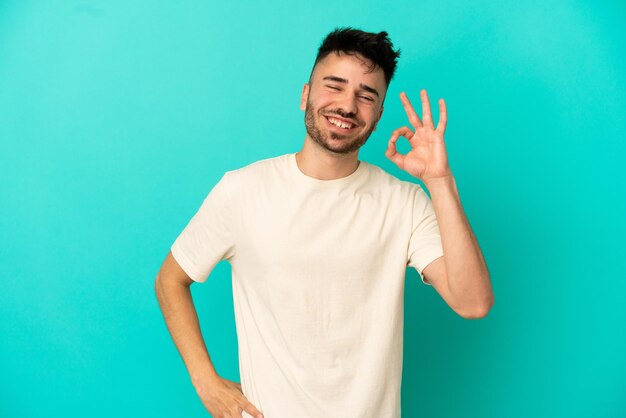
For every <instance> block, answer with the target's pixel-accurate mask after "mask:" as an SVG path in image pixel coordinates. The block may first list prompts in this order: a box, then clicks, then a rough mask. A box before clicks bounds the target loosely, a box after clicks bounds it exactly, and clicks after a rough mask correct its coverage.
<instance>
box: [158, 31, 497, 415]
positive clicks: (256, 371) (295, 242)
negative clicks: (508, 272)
mask: <svg viewBox="0 0 626 418" xmlns="http://www.w3.org/2000/svg"><path fill="white" fill-rule="evenodd" d="M398 56H399V51H394V50H393V45H392V43H391V42H390V40H389V39H388V38H387V33H386V32H381V33H378V34H374V33H367V32H362V31H359V30H355V29H351V28H347V29H337V30H335V31H333V32H331V33H330V34H329V35H328V36H327V37H326V38H325V40H324V42H323V43H322V45H321V46H320V49H319V51H318V56H317V59H316V61H315V64H314V67H313V71H312V73H311V76H310V79H309V82H308V83H306V84H305V85H304V89H303V91H302V99H301V103H300V107H301V109H302V110H304V111H305V125H306V131H307V133H306V136H305V140H304V145H303V147H302V149H301V150H300V151H299V152H297V153H290V154H285V155H282V156H279V157H274V158H269V159H265V160H261V161H257V162H255V163H252V164H250V165H248V166H245V167H243V168H240V169H237V170H233V171H229V172H227V173H226V174H224V176H223V177H222V179H221V180H220V181H219V182H218V183H217V184H216V185H215V186H214V188H213V189H212V190H211V192H210V193H209V195H208V196H207V197H206V199H205V200H204V202H203V203H202V205H201V207H200V209H199V210H198V212H197V213H196V214H195V216H194V217H193V218H192V219H191V221H190V222H189V224H188V225H187V226H186V227H185V229H184V230H183V231H182V232H181V234H180V235H179V236H178V238H177V239H176V240H175V242H174V243H173V245H172V247H171V252H170V254H168V256H167V257H166V259H165V261H164V263H163V266H162V268H161V271H160V272H159V274H158V276H157V279H156V284H155V287H156V292H157V296H158V300H159V303H160V305H161V308H162V311H163V314H164V317H165V320H166V323H167V326H168V328H169V330H170V333H171V335H172V338H173V340H174V342H175V344H176V346H177V347H178V349H179V352H180V354H181V356H182V358H183V360H184V362H185V365H186V367H187V369H188V371H189V373H190V376H191V379H192V382H193V384H194V387H195V388H196V390H197V393H198V395H199V397H200V398H201V399H202V402H203V403H204V405H205V407H206V408H207V409H208V411H209V412H210V413H211V414H212V415H213V416H214V417H241V416H244V417H250V416H252V417H260V416H265V417H267V418H287V417H289V418H293V417H297V418H306V417H314V418H325V417H329V418H330V417H332V418H337V417H342V418H349V417H355V418H356V417H360V418H363V417H372V418H397V417H400V384H401V377H402V349H403V345H402V336H403V300H404V299H403V298H404V279H405V273H406V267H407V265H409V266H412V267H414V268H415V269H416V270H417V271H418V272H419V274H420V276H421V277H422V280H423V281H424V283H426V284H430V285H432V286H433V287H434V288H435V289H436V290H437V292H439V294H440V295H441V296H442V297H443V299H444V300H445V301H446V303H448V304H449V306H450V307H451V308H452V309H453V310H454V311H455V312H457V313H458V314H459V315H461V316H463V317H465V318H480V317H483V316H485V315H486V314H487V312H488V311H489V309H490V308H491V306H492V305H493V301H494V298H493V293H492V290H491V283H490V279H489V273H488V270H487V267H486V265H485V262H484V259H483V256H482V253H481V251H480V248H479V246H478V243H477V241H476V239H475V237H474V234H473V233H472V230H471V228H470V226H469V223H468V221H467V219H466V217H465V214H464V211H463V208H462V206H461V203H460V199H459V195H458V192H457V189H456V185H455V181H454V178H453V176H452V173H451V171H450V168H449V166H448V161H447V155H446V150H445V145H444V141H443V135H444V131H445V126H446V120H447V117H446V107H445V103H444V101H443V100H440V102H439V105H440V115H441V117H440V121H439V123H438V126H437V128H435V127H434V125H433V121H432V116H431V111H430V105H429V102H428V97H427V95H426V92H425V91H422V92H421V99H422V108H423V120H421V119H420V118H419V117H418V116H417V115H416V113H415V111H414V109H413V107H412V106H411V104H410V102H409V99H408V98H407V97H406V95H405V94H401V100H402V103H403V105H404V109H405V111H406V113H407V115H408V118H409V121H410V123H411V125H412V127H413V129H411V128H408V127H402V128H399V129H396V130H395V131H394V132H393V134H392V135H391V138H390V140H389V144H388V149H387V151H386V156H387V157H388V158H389V159H390V160H391V161H393V162H394V163H395V164H397V165H398V167H400V168H401V169H403V170H405V171H407V172H408V173H410V174H411V175H412V176H414V177H415V178H419V179H421V180H422V181H423V182H424V184H425V185H426V187H427V188H428V189H429V191H430V193H431V196H432V202H431V201H430V199H429V198H428V196H427V195H426V193H425V192H424V191H423V190H422V188H421V187H420V186H418V185H417V184H415V183H412V182H406V181H400V180H399V179H397V178H396V177H393V176H391V175H390V174H388V173H386V172H385V171H383V170H382V169H380V168H379V167H377V166H375V165H373V164H369V163H367V162H365V161H359V160H358V152H359V149H360V147H361V146H363V144H365V142H366V141H367V139H368V138H369V136H370V134H371V133H372V132H373V131H374V130H375V129H376V125H377V123H378V121H379V120H380V117H381V115H382V113H383V103H384V100H385V95H386V92H387V87H388V86H389V82H390V81H391V78H392V77H393V74H394V71H395V67H396V62H397V58H398ZM400 136H403V137H405V138H407V139H408V140H409V142H410V144H411V147H412V150H411V151H410V152H409V153H408V154H406V155H402V154H400V153H398V152H397V151H396V146H395V143H396V141H397V139H398V138H399V137H400ZM222 259H225V260H228V261H229V262H230V263H231V266H232V276H233V277H232V279H233V297H234V304H235V319H236V327H237V338H238V343H239V365H240V372H241V384H239V383H235V382H232V381H229V380H226V379H223V378H221V377H219V376H218V375H217V373H216V371H215V369H214V367H213V365H212V363H211V361H210V358H209V354H208V352H207V349H206V346H205V344H204V341H203V339H202V336H201V334H200V327H199V324H198V318H197V315H196V311H195V309H194V306H193V302H192V298H191V294H190V291H189V286H190V285H191V284H192V283H193V282H194V281H197V282H203V281H205V280H206V279H207V277H208V276H209V274H210V272H211V271H212V269H213V267H214V266H215V265H216V264H217V262H218V261H219V260H222ZM261 412H262V414H261Z"/></svg>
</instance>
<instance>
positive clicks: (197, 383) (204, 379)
mask: <svg viewBox="0 0 626 418" xmlns="http://www.w3.org/2000/svg"><path fill="white" fill-rule="evenodd" d="M190 377H191V384H192V385H193V387H194V388H195V389H196V392H200V391H202V390H203V389H206V388H207V387H210V386H213V385H214V384H215V383H216V382H218V381H219V380H220V377H219V375H218V374H217V373H216V372H215V371H213V370H212V371H206V372H204V373H192V374H191V375H190Z"/></svg>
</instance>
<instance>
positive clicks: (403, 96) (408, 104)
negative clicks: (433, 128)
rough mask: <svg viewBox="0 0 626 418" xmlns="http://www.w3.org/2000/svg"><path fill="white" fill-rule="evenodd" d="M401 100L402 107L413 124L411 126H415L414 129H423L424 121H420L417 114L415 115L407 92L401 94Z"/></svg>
mask: <svg viewBox="0 0 626 418" xmlns="http://www.w3.org/2000/svg"><path fill="white" fill-rule="evenodd" d="M400 100H401V101H402V106H403V107H404V111H405V113H406V115H407V116H408V117H409V122H411V125H412V126H413V128H415V129H418V128H421V127H422V121H421V120H420V118H419V116H417V113H415V110H414V109H413V106H412V105H411V102H410V101H409V97H408V96H407V95H406V93H405V92H402V93H400Z"/></svg>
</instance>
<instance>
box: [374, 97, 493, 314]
mask: <svg viewBox="0 0 626 418" xmlns="http://www.w3.org/2000/svg"><path fill="white" fill-rule="evenodd" d="M420 98H421V101H422V111H423V112H422V116H423V119H424V120H423V121H422V120H421V119H420V118H419V117H418V116H417V114H416V113H415V110H414V109H413V106H412V105H411V102H410V101H409V98H408V97H407V95H406V94H405V93H401V94H400V100H401V101H402V105H403V107H404V110H405V112H406V114H407V116H408V118H409V122H410V123H411V125H412V126H413V129H415V131H413V130H411V129H410V128H408V127H406V126H404V127H402V128H398V129H396V130H395V131H394V132H393V134H392V135H391V138H390V139H389V144H388V147H387V151H386V152H385V155H386V156H387V158H389V159H390V160H391V161H393V162H394V163H395V164H396V165H397V166H398V167H399V168H401V169H402V170H404V171H406V172H408V173H409V174H411V175H412V176H414V177H416V178H419V179H421V180H422V181H423V182H424V184H425V185H426V187H427V188H428V190H429V191H430V194H431V198H432V201H433V208H434V211H435V216H436V218H437V223H438V225H439V228H440V232H441V241H442V246H443V257H440V258H439V259H437V260H435V261H433V262H432V263H430V264H429V265H428V266H427V267H426V268H424V270H423V272H422V273H423V274H424V277H425V278H427V280H428V282H429V283H431V284H432V285H433V286H434V287H435V289H437V291H438V292H439V294H441V296H442V297H443V299H444V300H445V301H446V303H448V305H449V306H450V307H451V308H452V309H453V310H454V311H455V312H457V313H458V314H459V315H461V316H463V317H464V318H480V317H484V316H485V315H487V312H488V311H489V309H491V306H493V304H494V296H493V292H492V290H491V282H490V279H489V272H488V270H487V266H486V264H485V260H484V259H483V255H482V253H481V251H480V247H479V246H478V242H477V241H476V237H475V236H474V233H473V232H472V229H471V227H470V225H469V222H468V220H467V217H466V216H465V212H464V211H463V207H462V206H461V199H460V198H459V193H458V190H457V188H456V181H455V180H454V177H453V176H452V171H451V170H450V166H449V165H448V155H447V152H446V147H445V143H444V139H443V136H444V133H445V130H446V124H447V121H448V111H447V108H446V104H445V101H444V100H443V99H440V100H439V123H438V125H437V128H436V129H435V126H434V124H433V118H432V114H431V111H430V102H429V100H428V94H427V93H426V90H422V91H421V92H420ZM401 136H402V137H404V138H406V139H408V140H409V143H410V144H411V151H409V152H408V153H407V154H405V155H403V154H400V153H399V152H398V150H397V149H396V141H397V140H398V138H399V137H401Z"/></svg>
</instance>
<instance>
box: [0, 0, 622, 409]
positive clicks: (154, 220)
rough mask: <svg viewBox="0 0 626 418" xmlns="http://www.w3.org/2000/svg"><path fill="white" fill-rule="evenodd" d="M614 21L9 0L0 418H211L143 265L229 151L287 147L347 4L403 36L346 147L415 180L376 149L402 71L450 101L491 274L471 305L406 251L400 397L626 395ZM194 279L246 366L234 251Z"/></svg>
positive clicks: (553, 8)
mask: <svg viewBox="0 0 626 418" xmlns="http://www.w3.org/2000/svg"><path fill="white" fill-rule="evenodd" d="M625 18H626V6H625V5H624V3H622V2H617V1H615V2H592V1H564V0H561V1H525V2H518V1H486V0H483V1H452V2H442V1H412V2H408V1H396V2H393V3H384V2H375V1H369V0H368V1H363V0H361V1H344V2H329V1H317V2H308V3H296V2H284V3H280V2H274V3H267V2H250V3H245V2H209V1H197V0H196V1H177V2H169V3H166V2H149V1H134V2H128V1H119V0H117V1H116V0H109V1H50V2H43V1H41V2H35V1H7V0H4V1H0V175H1V181H0V196H1V199H2V204H1V205H0V231H1V232H0V234H1V237H2V242H1V246H0V267H1V268H0V272H1V274H2V279H1V280H0V416H1V417H3V418H4V417H6V418H31V417H63V418H78V417H94V418H96V417H148V416H149V417H183V416H184V417H187V418H189V417H204V416H208V413H207V412H206V411H205V410H204V408H203V406H202V404H201V402H200V401H199V399H198V398H197V396H196V394H195V391H194V389H193V387H192V385H191V383H190V381H189V378H188V375H187V372H186V370H185V368H184V365H183V363H182V361H181V359H180V357H179V356H178V352H177V351H176V348H175V346H174V344H173V342H172V341H171V339H170V337H169V334H168V332H167V329H166V327H165V323H164V321H163V318H162V316H161V313H160V310H159V308H158V304H157V301H156V298H155V295H154V290H153V284H154V278H155V276H156V273H157V272H158V269H159V268H160V265H161V262H162V261H163V258H164V257H165V255H166V254H167V252H168V250H169V247H170V245H171V244H172V242H173V240H174V239H175V238H176V236H177V235H178V234H179V233H180V231H181V230H182V228H183V227H184V226H185V225H186V224H187V222H188V221H189V219H190V218H191V216H193V214H194V213H195V212H196V210H197V209H198V208H199V206H200V204H201V202H202V200H203V199H204V197H205V196H206V194H207V193H208V192H209V190H210V189H211V188H212V186H213V185H214V184H215V183H216V182H217V180H218V179H219V178H220V177H221V175H222V174H223V173H224V171H226V170H231V169H235V168H239V167H242V166H244V165H246V164H249V163H251V162H254V161H256V160H259V159H262V158H269V157H273V156H277V155H280V154H284V153H287V152H295V151H297V150H299V149H300V147H301V146H302V142H303V140H304V134H305V130H304V124H303V118H304V115H303V113H302V112H301V111H300V109H299V107H298V106H299V98H300V93H301V90H302V86H303V84H304V83H305V82H306V81H307V79H308V76H309V72H310V70H311V66H312V63H313V59H314V56H315V53H316V49H317V47H318V46H319V44H320V42H321V40H322V39H323V37H324V36H325V35H326V34H327V33H328V32H329V31H330V30H332V29H333V28H335V27H337V26H346V25H349V26H354V27H357V28H361V29H364V30H368V31H380V30H386V31H388V32H389V34H390V37H391V39H392V40H393V42H394V44H395V46H396V47H398V48H400V49H401V51H402V55H401V57H400V60H399V65H398V71H397V74H396V77H395V79H394V80H393V81H392V83H391V86H390V89H389V92H388V96H387V100H386V103H385V113H384V115H383V118H382V120H381V122H380V124H379V127H378V130H377V131H376V132H374V134H373V135H372V137H371V138H370V139H369V141H368V143H367V144H366V145H365V146H364V148H363V149H362V151H361V153H360V155H359V157H360V159H362V160H365V161H368V162H370V163H373V164H376V165H379V166H381V167H382V168H383V169H385V170H387V171H388V172H390V173H392V174H394V175H396V176H397V177H399V178H401V179H404V180H412V181H416V182H418V183H419V181H418V180H417V179H411V178H410V176H409V175H408V174H406V173H404V172H402V171H400V170H399V169H397V168H396V167H395V165H393V163H391V162H390V161H389V160H387V159H386V158H385V156H384V150H385V148H386V144H387V140H388V138H389V136H390V134H391V131H392V130H393V129H395V128H397V127H399V126H402V125H405V124H406V123H407V119H406V116H405V115H404V112H403V110H402V107H401V104H400V100H399V93H400V91H406V92H407V93H408V95H409V97H411V98H413V102H414V103H417V102H418V100H417V98H418V92H419V90H420V89H421V88H426V89H427V90H428V92H429V95H430V98H431V102H433V103H435V102H436V100H437V99H438V98H440V97H443V98H445V99H446V103H447V105H448V113H449V120H448V129H447V132H446V144H447V149H448V154H449V161H450V165H451V167H452V171H453V173H454V175H455V177H456V181H457V185H458V188H459V192H460V195H461V201H462V203H463V206H464V208H465V210H466V213H467V215H468V217H469V220H470V223H471V225H472V227H473V229H474V232H475V233H476V236H477V238H478V240H479V243H480V244H481V247H482V250H483V252H484V255H485V258H486V260H487V264H488V266H489V269H490V272H491V279H492V282H493V287H494V292H495V296H496V304H495V306H494V307H493V309H492V311H491V312H490V313H489V315H488V316H487V317H486V318H484V319H482V320H478V321H469V320H465V319H463V318H461V317H459V316H458V315H456V314H455V313H454V312H453V311H452V310H451V309H450V308H449V307H448V306H447V305H446V304H445V302H444V301H443V299H441V297H440V296H439V295H438V294H437V292H436V291H435V290H434V289H433V288H431V287H427V286H424V285H423V284H422V283H421V282H420V280H419V277H418V275H417V273H416V272H415V271H414V270H408V271H407V278H406V295H405V346H404V350H405V351H404V353H405V355H404V369H403V386H402V396H403V402H402V410H403V417H404V418H456V417H464V418H502V417H510V418H517V417H531V416H532V417H546V418H547V417H550V418H552V417H568V418H578V417H580V418H586V417H594V418H608V417H615V418H617V417H624V416H626V402H625V401H624V393H626V381H625V378H624V376H626V356H625V355H624V353H625V350H626V335H625V331H624V329H625V327H624V320H625V319H626V304H625V303H624V294H625V291H626V278H625V275H624V271H625V267H626V261H625V258H626V257H625V256H624V254H625V251H624V250H625V248H624V247H625V245H624V237H625V236H626V222H624V218H623V216H624V214H625V213H626V199H625V198H624V180H626V176H625V175H624V172H623V161H624V157H625V155H626V144H625V142H626V141H625V134H624V132H625V130H626V118H625V117H624V113H625V112H626V97H625V88H626V65H625V58H626V54H625V53H624V51H626V45H625V43H626V25H624V22H625ZM418 112H421V110H419V109H418ZM437 113H438V111H437V110H436V109H435V118H436V119H437ZM400 149H401V151H403V152H405V151H407V150H408V144H407V143H406V142H404V143H402V146H401V147H400ZM192 289H193V295H194V300H195V303H196V308H197V309H198V312H199V315H200V321H201V324H202V329H203V333H204V336H205V339H206V342H207V345H208V349H209V352H210V354H211V356H212V359H213V361H214V363H215V366H216V368H217V370H218V372H219V373H220V374H221V375H222V376H223V377H225V378H228V379H231V380H235V381H238V379H239V370H238V361H237V342H236V334H235V323H234V313H233V304H232V293H231V282H230V266H229V265H228V263H226V262H222V263H220V264H218V266H217V268H216V269H215V270H214V272H213V274H212V275H211V277H210V278H209V280H208V281H207V282H206V283H205V284H202V285H194V286H193V287H192ZM267 418H272V417H267Z"/></svg>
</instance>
